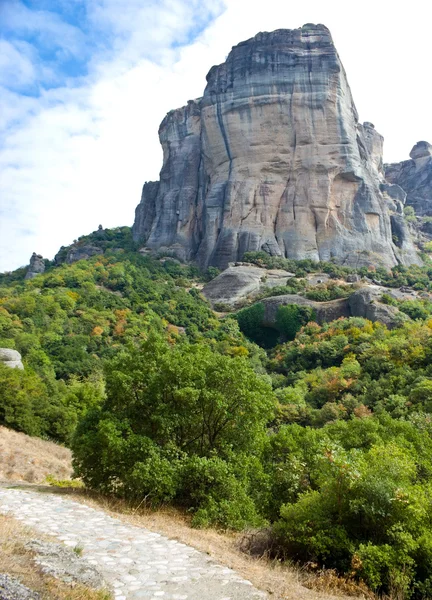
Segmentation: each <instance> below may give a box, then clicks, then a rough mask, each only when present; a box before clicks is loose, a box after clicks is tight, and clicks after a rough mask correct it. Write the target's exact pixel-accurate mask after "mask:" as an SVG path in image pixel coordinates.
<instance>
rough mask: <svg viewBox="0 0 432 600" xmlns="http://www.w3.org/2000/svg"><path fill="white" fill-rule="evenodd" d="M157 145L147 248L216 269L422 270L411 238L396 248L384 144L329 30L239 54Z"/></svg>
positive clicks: (251, 44)
mask: <svg viewBox="0 0 432 600" xmlns="http://www.w3.org/2000/svg"><path fill="white" fill-rule="evenodd" d="M159 137H160V141H161V144H162V147H163V152H164V159H163V166H162V170H161V173H160V180H159V181H158V182H147V183H146V184H145V185H144V188H143V193H142V199H141V203H140V204H139V205H138V207H137V210H136V218H135V223H134V227H133V234H134V239H135V240H136V241H140V242H142V243H143V245H145V246H146V247H147V248H150V249H152V250H163V251H166V250H169V251H171V252H173V253H175V254H176V255H177V256H178V257H179V258H181V259H186V260H196V261H197V262H198V263H199V264H200V265H201V266H207V265H215V266H218V267H222V268H225V267H226V266H227V265H228V264H229V263H230V262H234V261H237V260H241V259H242V257H243V254H244V253H245V252H247V251H255V250H265V251H266V252H268V253H269V254H271V255H281V256H285V257H288V258H293V259H302V258H311V259H314V260H330V259H335V260H337V261H338V262H339V263H342V264H347V265H352V266H361V265H365V264H371V263H373V264H379V263H381V264H383V265H385V266H387V267H391V266H392V265H395V264H396V263H397V262H404V263H407V264H409V263H411V262H417V261H418V259H417V256H416V254H415V252H414V249H413V246H412V244H411V243H410V240H409V237H408V236H405V237H404V238H403V239H402V240H401V241H400V244H399V247H398V246H396V245H395V244H394V243H393V241H392V235H393V233H392V220H391V218H390V217H391V214H392V212H395V211H396V212H397V211H398V210H399V212H401V211H400V206H399V208H398V206H397V203H396V202H395V200H394V199H392V198H391V197H390V196H387V198H386V197H385V195H384V194H383V192H382V191H381V190H380V184H381V183H383V181H384V179H383V165H382V136H380V135H379V134H378V133H377V132H376V130H375V128H374V126H373V125H372V124H371V123H368V122H366V123H364V124H363V125H361V124H359V122H358V116H357V111H356V108H355V106H354V102H353V99H352V96H351V92H350V88H349V86H348V82H347V78H346V75H345V71H344V69H343V66H342V64H341V61H340V59H339V56H338V54H337V52H336V49H335V47H334V45H333V41H332V38H331V35H330V32H329V30H328V29H327V28H326V27H325V26H324V25H313V24H307V25H304V26H303V27H301V28H299V29H295V30H287V29H280V30H277V31H273V32H270V33H267V32H265V33H258V34H257V35H256V36H255V37H254V38H251V39H249V40H247V41H245V42H241V43H240V44H238V45H237V46H235V47H234V48H233V49H232V51H231V52H230V54H229V56H228V58H227V60H226V62H225V63H223V64H221V65H218V66H215V67H212V69H211V70H210V72H209V73H208V75H207V87H206V88H205V91H204V95H203V97H202V98H200V99H198V100H192V101H189V102H188V104H187V106H184V107H182V108H180V109H177V110H173V111H171V112H170V113H168V115H167V116H166V117H165V119H164V120H163V121H162V124H161V126H160V129H159ZM398 225H399V229H400V228H401V227H402V226H403V223H402V225H401V224H400V223H399V224H398ZM400 238H401V236H400V232H399V237H398V239H400Z"/></svg>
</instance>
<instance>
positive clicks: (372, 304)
mask: <svg viewBox="0 0 432 600" xmlns="http://www.w3.org/2000/svg"><path fill="white" fill-rule="evenodd" d="M378 296H379V293H378V290H374V289H370V288H368V287H364V288H360V289H358V290H357V291H355V292H354V293H353V294H352V295H351V296H350V297H349V298H341V299H338V300H330V301H329V302H315V301H314V300H309V299H308V298H303V296H298V295H296V294H287V295H285V296H274V297H271V298H265V299H264V300H261V302H262V303H263V304H264V318H263V322H262V323H261V325H264V326H265V327H274V326H275V325H276V316H277V312H278V308H279V306H287V305H288V304H297V305H300V306H308V307H310V308H313V309H314V311H315V313H316V321H317V323H319V324H320V325H321V324H322V323H329V322H330V321H334V320H335V319H339V318H341V317H345V318H346V317H363V318H364V319H369V321H372V322H376V321H378V322H380V323H383V324H384V325H386V326H387V327H388V328H389V329H393V328H394V327H397V326H398V325H400V323H401V322H402V321H404V320H409V318H408V317H407V315H405V314H403V313H401V312H400V311H399V310H398V309H397V308H396V307H394V306H388V305H386V304H383V303H382V302H379V301H378V299H377V298H378Z"/></svg>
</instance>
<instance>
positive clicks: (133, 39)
mask: <svg viewBox="0 0 432 600" xmlns="http://www.w3.org/2000/svg"><path fill="white" fill-rule="evenodd" d="M430 5H431V3H430V0H414V1H413V2H404V3H398V2H394V0H392V1H390V0H373V1H372V0H363V1H362V2H358V3H349V2H347V1H346V0H308V1H307V2H298V1H293V0H259V1H256V0H158V1H154V0H0V88H1V89H0V94H1V103H0V271H3V270H12V269H14V268H17V267H19V266H22V265H25V264H27V263H28V260H29V257H30V255H31V253H32V252H33V251H36V252H38V253H41V254H43V255H44V256H45V257H47V258H52V257H53V256H54V254H55V252H56V251H57V249H58V248H59V247H60V246H61V245H67V244H69V243H71V242H72V241H73V239H74V238H77V237H78V236H79V235H82V234H85V233H88V232H90V231H93V230H94V229H96V228H97V226H98V225H99V224H100V223H101V224H102V225H103V226H104V227H113V226H118V225H131V224H132V222H133V217H134V209H135V206H136V204H137V203H138V201H139V199H140V193H141V187H142V184H143V182H144V181H147V180H152V179H156V178H157V176H158V172H159V169H160V166H161V159H162V154H161V151H160V148H159V142H158V137H157V130H158V126H159V123H160V121H161V120H162V118H163V117H164V116H165V114H166V113H167V112H168V110H170V109H172V108H176V107H178V106H181V105H183V104H184V103H185V102H186V101H187V100H188V99H190V98H195V97H198V96H200V95H202V91H203V88H204V85H205V76H206V73H207V71H208V70H209V69H210V67H211V66H212V65H213V64H217V63H220V62H223V60H224V59H225V57H226V55H227V54H228V52H229V51H230V49H231V47H232V46H233V45H234V44H236V43H238V42H239V41H241V40H244V39H247V38H249V37H251V36H253V35H255V34H256V33H257V32H258V31H270V30H272V29H277V28H296V27H299V26H300V25H302V24H304V23H324V24H325V25H327V26H328V27H329V28H330V29H331V31H332V34H333V38H334V41H335V44H336V46H337V48H338V51H339V54H340V56H341V58H342V61H343V63H344V65H345V68H346V70H347V73H348V79H349V82H350V85H351V89H352V91H353V95H354V99H355V102H356V105H357V109H358V111H359V114H360V120H362V121H372V122H373V123H374V124H375V126H376V128H377V129H378V131H379V132H380V133H382V134H383V135H384V136H385V157H384V158H385V160H386V161H387V162H391V161H398V160H405V159H406V158H408V154H409V152H410V150H411V147H412V146H413V145H414V143H415V142H417V141H419V140H423V139H425V140H428V141H430V142H432V119H431V109H430V102H431V100H430V99H431V97H432V93H431V92H432V89H431V87H432V83H431V82H432V78H431V75H430V59H431V45H430V40H429V35H428V34H429V24H430V22H431V16H432V7H431V6H430Z"/></svg>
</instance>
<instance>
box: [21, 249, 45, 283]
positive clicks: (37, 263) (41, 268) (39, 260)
mask: <svg viewBox="0 0 432 600" xmlns="http://www.w3.org/2000/svg"><path fill="white" fill-rule="evenodd" d="M44 272H45V261H44V259H43V256H42V255H41V254H36V252H33V254H32V255H31V258H30V265H29V268H28V271H27V273H26V275H25V277H24V279H33V278H34V277H37V276H38V275H40V274H41V273H44Z"/></svg>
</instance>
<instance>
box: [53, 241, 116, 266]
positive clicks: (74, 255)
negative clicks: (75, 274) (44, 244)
mask: <svg viewBox="0 0 432 600" xmlns="http://www.w3.org/2000/svg"><path fill="white" fill-rule="evenodd" d="M103 253H104V251H103V249H102V248H99V246H95V245H94V244H72V246H69V248H65V247H64V246H62V247H61V248H60V250H59V251H58V252H57V254H56V255H55V257H54V262H55V264H56V265H61V264H63V263H66V264H68V265H70V264H72V263H74V262H77V261H79V260H83V259H88V258H91V257H92V256H97V255H98V254H103Z"/></svg>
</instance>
